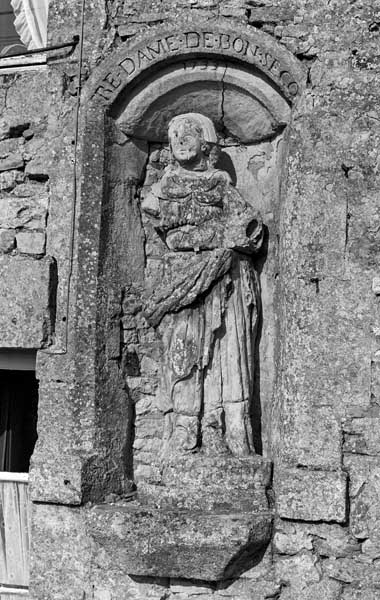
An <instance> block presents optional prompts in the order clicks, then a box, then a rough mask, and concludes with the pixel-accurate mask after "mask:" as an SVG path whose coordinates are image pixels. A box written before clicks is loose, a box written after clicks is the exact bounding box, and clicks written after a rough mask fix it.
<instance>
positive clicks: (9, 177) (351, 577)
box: [0, 0, 380, 600]
mask: <svg viewBox="0 0 380 600" xmlns="http://www.w3.org/2000/svg"><path fill="white" fill-rule="evenodd" d="M80 19H81V13H80V3H79V2H78V1H77V0H65V1H62V0H51V2H50V18H49V40H50V42H49V43H51V44H53V43H60V42H62V41H67V40H70V39H71V37H72V35H73V33H79V30H80ZM216 19H217V20H221V21H223V22H225V21H227V22H228V23H229V25H230V26H231V27H236V28H238V27H242V28H248V30H249V29H250V28H257V29H260V30H261V31H263V32H265V33H267V34H268V35H270V36H272V38H273V40H274V41H275V42H276V43H279V44H281V45H283V46H284V47H285V48H287V49H288V50H289V51H290V52H291V53H293V54H294V55H295V57H296V58H297V59H298V60H299V61H300V63H301V64H302V65H303V68H304V69H305V70H306V71H307V87H306V89H305V91H304V92H303V94H302V96H301V98H300V100H299V101H298V103H297V105H296V107H295V108H294V109H293V113H292V121H291V123H290V125H289V126H288V128H287V130H286V135H287V136H288V137H287V139H288V150H287V160H286V168H285V170H284V173H283V180H282V188H281V205H280V212H279V215H278V217H276V218H277V223H276V230H277V235H276V236H274V238H273V239H272V240H270V243H272V245H273V248H274V253H275V255H276V257H277V266H278V269H277V271H276V272H274V273H273V286H274V287H275V293H274V306H275V313H276V323H275V325H276V331H277V332H278V333H277V334H276V335H278V337H276V338H275V339H276V347H275V367H274V373H275V376H276V379H275V393H274V397H273V399H272V402H271V407H270V410H271V412H269V410H268V411H267V413H266V415H265V419H267V422H266V426H267V430H268V443H266V444H264V446H265V452H266V455H267V457H268V458H270V459H271V460H273V462H274V477H273V487H272V490H271V494H272V497H273V499H274V502H275V523H274V531H273V537H272V543H271V544H270V545H269V546H268V548H267V549H266V551H265V553H264V554H263V556H260V560H258V561H257V564H256V565H254V566H252V567H251V568H250V569H249V570H246V571H245V572H244V573H242V574H241V576H240V577H238V578H236V579H234V580H225V581H223V582H219V583H207V582H202V581H198V580H189V579H180V580H176V579H169V578H162V579H152V578H144V577H141V576H140V577H137V576H135V577H133V576H129V575H128V574H127V572H125V571H124V570H123V568H122V567H121V566H120V565H118V564H114V563H113V561H112V560H111V558H110V555H109V554H107V552H106V551H105V550H104V548H103V547H102V546H101V544H100V545H99V544H98V543H97V542H95V541H94V539H95V538H96V535H93V534H92V533H91V532H93V531H94V530H96V527H97V525H96V514H95V511H96V510H98V508H97V507H94V506H93V505H92V503H97V502H99V501H105V502H106V504H108V505H109V504H112V503H113V504H114V505H117V502H118V500H119V499H120V496H119V494H120V493H121V489H122V484H121V476H120V474H119V470H120V468H119V467H116V468H115V470H114V471H112V467H111V466H110V465H112V458H113V456H121V455H122V453H123V448H122V447H121V445H122V444H121V443H120V447H119V445H118V444H119V442H117V443H116V441H115V440H116V434H115V433H114V432H115V431H116V430H118V428H120V429H121V428H122V424H123V423H124V422H126V420H128V419H129V418H130V417H129V408H128V406H127V404H128V402H129V400H128V398H126V397H125V395H123V393H124V392H122V391H120V389H121V388H122V385H121V386H120V389H119V388H118V387H117V386H115V389H113V390H111V391H112V394H110V396H111V395H112V398H111V400H109V399H108V398H109V397H110V396H109V397H108V396H107V398H106V399H105V401H104V405H103V404H102V402H103V400H102V399H101V398H97V399H95V391H94V390H95V387H96V385H95V384H96V381H95V380H96V375H95V367H94V364H93V362H92V359H91V358H90V354H91V347H93V346H95V345H96V344H97V339H96V336H95V334H94V332H93V329H92V324H93V320H92V317H91V315H92V314H93V313H94V311H95V312H96V306H97V302H98V300H97V299H96V298H95V295H96V290H93V293H92V294H90V295H88V297H86V298H83V297H82V296H81V295H80V294H79V292H78V291H77V290H78V281H79V280H80V278H83V277H85V276H87V275H88V274H89V273H90V272H93V273H94V274H95V275H94V277H95V280H96V274H97V273H98V271H99V269H98V265H97V264H96V263H95V259H94V257H93V256H91V254H90V252H89V253H88V255H87V259H86V261H85V264H79V265H78V264H77V263H76V257H77V253H78V252H79V250H80V247H81V245H82V249H83V248H84V249H85V248H86V244H87V243H88V240H89V238H90V236H91V235H92V233H91V232H92V229H91V227H92V226H94V227H98V228H100V224H97V223H95V224H94V223H87V224H84V223H82V222H80V216H81V207H80V206H77V213H76V219H77V223H79V225H78V227H77V228H76V236H75V238H74V240H73V248H74V250H73V252H72V251H71V241H72V239H71V234H72V231H71V219H72V211H73V206H74V204H73V199H74V196H75V192H76V189H77V188H79V187H80V186H81V185H82V186H83V185H90V184H91V186H92V188H91V189H92V190H93V197H95V196H96V194H97V189H98V188H97V187H96V186H97V185H98V180H99V179H100V180H101V178H102V173H93V174H92V175H93V176H92V177H91V182H89V181H87V183H86V182H83V181H82V180H81V178H80V173H81V172H82V168H84V166H85V165H84V163H85V161H86V157H83V156H82V154H81V147H82V145H81V135H82V133H83V131H82V130H81V126H80V129H79V138H78V141H79V144H78V146H76V117H77V108H78V105H77V99H78V96H77V95H78V88H79V81H78V64H77V62H78V56H79V53H78V49H77V50H76V51H75V52H74V54H73V55H72V56H69V57H63V58H56V59H53V58H51V59H49V61H48V66H47V67H46V68H43V69H39V70H35V71H33V70H30V71H29V70H27V71H22V72H19V73H15V74H7V75H1V74H0V106H1V111H2V112H1V122H0V190H1V192H0V252H1V255H0V272H1V273H3V274H4V277H3V279H2V281H3V283H2V285H3V286H4V287H3V290H4V291H3V292H2V294H1V298H0V308H1V310H0V331H1V334H2V339H3V343H2V347H4V348H8V347H17V348H20V347H21V348H36V349H41V351H40V352H39V356H38V376H39V378H40V390H41V392H40V409H39V410H40V412H39V441H38V444H37V447H36V452H35V455H34V457H33V465H32V467H33V468H32V472H31V481H32V490H33V498H34V500H35V504H34V506H33V515H34V533H33V536H34V538H33V549H32V574H31V596H32V597H33V598H34V599H35V600H66V599H67V600H83V599H84V598H86V599H87V600H122V599H123V600H124V599H125V600H129V599H131V600H132V599H133V600H135V599H136V600H137V599H145V598H152V599H157V600H164V599H169V598H170V600H190V599H195V600H206V599H207V600H208V599H210V600H211V599H212V600H227V599H234V600H248V599H249V600H264V599H270V598H273V599H276V600H301V599H302V600H308V599H310V600H311V599H312V598H314V597H316V596H319V597H320V598H321V599H323V600H361V599H363V600H364V599H365V600H375V599H376V598H378V597H379V594H380V591H379V590H380V569H379V560H380V502H379V491H380V434H379V420H380V407H379V396H380V391H379V372H380V371H379V356H380V354H379V336H380V329H379V302H378V298H379V285H378V277H379V272H378V264H379V247H380V245H379V231H380V211H379V203H378V186H379V153H378V147H379V138H380V127H379V123H380V113H379V111H378V101H377V99H378V97H379V94H380V73H379V65H380V59H379V50H378V46H379V35H380V33H379V32H380V4H379V3H378V2H377V1H373V0H360V1H359V0H357V1H355V0H354V1H352V2H344V1H343V0H321V1H320V2H319V3H316V2H314V1H310V0H260V1H257V2H256V1H255V0H246V1H243V0H231V1H224V0H220V1H218V0H198V1H197V0H194V1H192V0H178V1H174V0H173V1H170V0H161V1H160V2H158V1H155V0H136V1H133V0H130V1H128V0H124V1H123V0H109V1H106V0H96V1H91V0H87V2H86V12H85V18H84V32H85V43H84V49H83V64H82V70H81V78H82V81H81V84H82V85H83V86H84V88H85V86H86V80H87V78H88V77H89V76H90V75H91V74H94V73H96V69H97V67H98V65H101V63H102V61H103V59H106V58H107V57H108V56H110V55H111V53H112V51H113V50H114V49H115V48H120V47H122V46H123V45H124V44H128V43H131V42H133V40H134V39H135V37H136V36H142V35H147V36H149V31H150V30H151V28H152V27H153V26H157V25H161V24H165V26H169V27H170V26H173V27H174V25H177V24H178V22H179V21H181V22H183V23H184V22H188V23H191V24H192V26H194V23H198V22H204V21H209V22H210V23H212V22H213V21H214V20H216ZM81 111H82V114H84V112H85V111H86V104H82V106H81ZM80 123H81V121H80ZM76 175H77V180H75V176H76ZM99 189H100V188H99ZM89 197H91V194H89ZM99 220H100V217H99ZM78 249H79V250H78ZM84 255H85V253H84V254H83V253H82V254H81V256H84ZM88 276H90V275H88ZM70 282H71V293H70V294H69V293H68V285H69V283H70ZM68 302H69V310H68ZM111 309H112V306H111V307H110V310H111ZM111 312H112V310H111ZM75 331H77V332H78V334H77V335H76V334H75ZM112 368H115V373H116V375H118V372H117V371H116V367H112ZM108 402H109V404H107V403H108ZM99 406H101V411H100V412H99ZM107 406H108V407H110V406H111V410H110V411H109V412H110V416H109V415H108V416H104V415H105V413H106V407H107ZM269 414H270V416H269ZM100 421H101V422H102V423H103V424H104V423H105V424H106V425H105V426H104V429H105V430H106V433H105V434H104V439H99V427H98V425H99V422H100ZM117 439H119V438H117ZM112 443H114V446H112ZM108 447H111V448H112V451H110V450H107V448H108ZM99 456H101V458H102V460H99ZM102 465H106V467H103V466H102ZM94 523H95V524H94ZM114 528H115V540H116V541H117V544H119V545H120V548H123V544H125V541H124V540H123V536H122V534H121V533H120V531H121V525H120V523H119V529H118V523H114ZM115 543H116V542H115Z"/></svg>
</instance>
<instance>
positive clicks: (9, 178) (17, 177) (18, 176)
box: [0, 170, 24, 192]
mask: <svg viewBox="0 0 380 600" xmlns="http://www.w3.org/2000/svg"><path fill="white" fill-rule="evenodd" d="M23 180H24V173H22V172H21V171H15V170H13V171H4V172H3V173H0V191H7V192H9V191H10V190H12V189H13V188H14V187H15V186H16V185H17V183H18V182H21V181H23Z"/></svg>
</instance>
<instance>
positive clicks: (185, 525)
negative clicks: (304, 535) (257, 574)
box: [88, 503, 272, 581]
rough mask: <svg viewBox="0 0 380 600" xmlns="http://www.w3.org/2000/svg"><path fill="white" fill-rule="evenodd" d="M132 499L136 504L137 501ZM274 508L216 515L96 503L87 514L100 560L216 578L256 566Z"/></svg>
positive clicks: (131, 568) (143, 570) (145, 571)
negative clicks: (256, 558) (253, 512)
mask: <svg viewBox="0 0 380 600" xmlns="http://www.w3.org/2000/svg"><path fill="white" fill-rule="evenodd" d="M133 504H134V503H133ZM271 523H272V515H271V513H270V511H267V512H265V513H264V512H263V513H257V514H249V513H235V514H233V513H230V514H212V513H208V512H191V511H186V510H184V511H174V510H159V509H152V508H147V507H146V506H143V505H140V504H138V503H136V504H134V505H133V506H132V503H131V505H129V506H117V505H115V506H112V505H98V506H96V507H94V508H93V509H92V510H91V511H90V513H89V514H88V527H89V532H90V534H91V537H92V538H93V539H94V541H95V542H96V543H97V546H98V548H99V552H100V555H99V556H100V557H101V560H102V564H103V565H104V559H105V556H107V562H109V563H110V564H112V565H113V567H114V568H119V569H120V570H121V571H124V572H127V573H129V574H130V575H144V576H152V577H153V576H155V577H175V578H185V579H201V580H204V581H218V580H221V579H231V578H233V577H236V576H238V575H239V574H240V573H242V572H244V571H245V570H247V569H248V568H250V567H251V566H253V565H254V563H255V557H256V556H257V554H258V553H259V551H260V548H263V547H265V545H266V544H267V543H268V541H269V539H270V535H271Z"/></svg>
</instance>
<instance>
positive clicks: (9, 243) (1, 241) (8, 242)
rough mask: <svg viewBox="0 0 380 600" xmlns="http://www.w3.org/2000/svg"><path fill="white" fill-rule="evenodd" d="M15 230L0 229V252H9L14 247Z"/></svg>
mask: <svg viewBox="0 0 380 600" xmlns="http://www.w3.org/2000/svg"><path fill="white" fill-rule="evenodd" d="M15 234H16V232H15V230H14V229H0V252H4V253H5V254H6V253H7V252H11V251H12V250H13V249H14V247H15Z"/></svg>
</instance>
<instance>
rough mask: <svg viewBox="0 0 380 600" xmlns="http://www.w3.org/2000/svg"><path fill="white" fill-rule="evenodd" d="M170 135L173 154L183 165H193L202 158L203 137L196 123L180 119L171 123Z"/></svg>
mask: <svg viewBox="0 0 380 600" xmlns="http://www.w3.org/2000/svg"><path fill="white" fill-rule="evenodd" d="M169 135H170V144H171V148H172V152H173V156H174V158H175V159H176V160H177V161H178V162H179V163H180V164H181V165H182V164H183V165H191V164H193V163H196V162H198V161H199V160H200V159H201V158H202V154H203V153H202V138H201V134H200V133H199V131H198V129H197V126H196V125H195V124H194V123H192V122H191V121H189V120H187V119H186V120H183V121H180V120H179V121H177V122H175V123H173V124H172V125H171V127H170V130H169Z"/></svg>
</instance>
